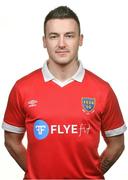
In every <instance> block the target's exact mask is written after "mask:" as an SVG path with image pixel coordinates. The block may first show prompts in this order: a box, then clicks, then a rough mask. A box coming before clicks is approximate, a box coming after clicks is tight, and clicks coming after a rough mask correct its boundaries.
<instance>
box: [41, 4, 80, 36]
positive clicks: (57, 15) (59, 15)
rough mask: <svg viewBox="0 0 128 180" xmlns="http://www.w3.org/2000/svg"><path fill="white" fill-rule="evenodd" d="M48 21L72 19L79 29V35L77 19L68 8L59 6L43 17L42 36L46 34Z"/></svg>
mask: <svg viewBox="0 0 128 180" xmlns="http://www.w3.org/2000/svg"><path fill="white" fill-rule="evenodd" d="M50 19H74V20H75V21H76V22H77V24H78V28H79V34H80V22H79V19H78V17H77V15H76V13H75V12H74V11H73V10H71V9H70V8H69V7H67V6H59V7H57V8H55V9H53V10H51V11H50V12H49V13H48V14H47V16H46V17H45V20H44V34H45V33H46V23H47V22H48V21H49V20H50Z"/></svg>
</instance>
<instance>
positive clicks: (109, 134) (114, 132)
mask: <svg viewBox="0 0 128 180" xmlns="http://www.w3.org/2000/svg"><path fill="white" fill-rule="evenodd" d="M126 130H127V127H126V125H125V124H124V125H123V126H121V127H119V128H116V129H112V130H109V131H105V135H106V137H112V136H118V135H120V134H123V133H124V132H125V131H126Z"/></svg>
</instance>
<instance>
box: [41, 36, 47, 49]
mask: <svg viewBox="0 0 128 180" xmlns="http://www.w3.org/2000/svg"><path fill="white" fill-rule="evenodd" d="M42 41H43V47H44V48H46V47H47V46H46V38H45V36H43V37H42Z"/></svg>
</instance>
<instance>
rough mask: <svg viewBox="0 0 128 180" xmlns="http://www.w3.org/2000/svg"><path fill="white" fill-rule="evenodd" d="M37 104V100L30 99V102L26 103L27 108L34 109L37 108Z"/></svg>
mask: <svg viewBox="0 0 128 180" xmlns="http://www.w3.org/2000/svg"><path fill="white" fill-rule="evenodd" d="M37 103H38V101H37V100H35V99H32V100H30V101H28V107H35V106H37Z"/></svg>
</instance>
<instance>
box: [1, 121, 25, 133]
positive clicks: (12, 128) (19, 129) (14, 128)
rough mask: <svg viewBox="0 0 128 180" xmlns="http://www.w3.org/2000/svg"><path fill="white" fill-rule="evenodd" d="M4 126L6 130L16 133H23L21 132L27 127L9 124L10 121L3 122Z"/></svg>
mask: <svg viewBox="0 0 128 180" xmlns="http://www.w3.org/2000/svg"><path fill="white" fill-rule="evenodd" d="M2 128H3V129H4V130H5V131H9V132H14V133H18V134H21V133H24V132H25V128H23V127H17V126H13V125H10V124H8V123H6V122H3V123H2Z"/></svg>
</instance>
